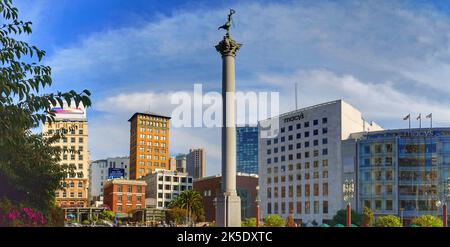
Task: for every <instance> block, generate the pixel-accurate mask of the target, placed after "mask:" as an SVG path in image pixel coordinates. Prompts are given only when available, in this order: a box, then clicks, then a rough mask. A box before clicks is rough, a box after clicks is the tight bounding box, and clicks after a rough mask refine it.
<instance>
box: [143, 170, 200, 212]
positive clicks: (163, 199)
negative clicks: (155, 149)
mask: <svg viewBox="0 0 450 247" xmlns="http://www.w3.org/2000/svg"><path fill="white" fill-rule="evenodd" d="M140 180H144V181H145V182H146V183H147V186H146V187H145V197H146V198H154V199H156V208H157V209H164V208H167V207H168V206H169V203H170V201H172V199H174V198H176V197H177V196H178V195H179V194H181V192H182V191H185V190H192V183H193V178H192V176H188V174H187V173H181V172H173V171H168V170H163V169H156V170H155V172H154V173H150V174H147V175H146V176H144V177H142V178H141V179H140Z"/></svg>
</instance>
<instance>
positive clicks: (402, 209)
mask: <svg viewBox="0 0 450 247" xmlns="http://www.w3.org/2000/svg"><path fill="white" fill-rule="evenodd" d="M403 211H405V209H404V208H400V221H401V223H402V226H403Z"/></svg>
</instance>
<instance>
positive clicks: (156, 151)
mask: <svg viewBox="0 0 450 247" xmlns="http://www.w3.org/2000/svg"><path fill="white" fill-rule="evenodd" d="M139 151H140V152H142V153H143V152H145V151H147V152H148V153H151V152H154V153H162V154H165V153H166V149H158V148H147V149H145V148H144V147H140V148H139Z"/></svg>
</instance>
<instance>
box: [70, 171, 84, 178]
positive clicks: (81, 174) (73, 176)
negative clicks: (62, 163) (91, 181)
mask: <svg viewBox="0 0 450 247" xmlns="http://www.w3.org/2000/svg"><path fill="white" fill-rule="evenodd" d="M67 177H68V178H84V174H83V172H75V173H69V174H67Z"/></svg>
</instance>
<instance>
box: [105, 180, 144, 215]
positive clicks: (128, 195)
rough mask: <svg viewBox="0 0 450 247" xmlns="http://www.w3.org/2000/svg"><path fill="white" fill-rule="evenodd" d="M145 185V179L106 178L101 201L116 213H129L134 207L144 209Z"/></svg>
mask: <svg viewBox="0 0 450 247" xmlns="http://www.w3.org/2000/svg"><path fill="white" fill-rule="evenodd" d="M146 185H147V183H146V182H145V181H136V180H125V179H113V180H108V181H107V182H106V183H105V185H104V187H103V193H104V198H103V202H104V204H106V205H108V206H109V207H110V208H111V210H112V211H114V212H116V213H122V214H129V213H131V211H133V210H135V209H144V208H145V186H146Z"/></svg>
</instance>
